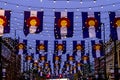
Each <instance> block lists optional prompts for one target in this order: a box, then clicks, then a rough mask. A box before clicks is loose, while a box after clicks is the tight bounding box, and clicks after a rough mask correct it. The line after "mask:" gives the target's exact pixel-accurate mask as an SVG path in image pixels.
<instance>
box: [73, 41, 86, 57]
mask: <svg viewBox="0 0 120 80" xmlns="http://www.w3.org/2000/svg"><path fill="white" fill-rule="evenodd" d="M84 48H85V41H73V54H74V55H77V56H79V57H80V58H81V56H83V55H84V53H85V51H84Z"/></svg>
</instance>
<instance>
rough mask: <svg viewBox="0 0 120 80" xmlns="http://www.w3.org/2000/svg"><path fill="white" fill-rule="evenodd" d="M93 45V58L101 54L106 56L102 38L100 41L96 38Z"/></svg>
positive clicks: (92, 42)
mask: <svg viewBox="0 0 120 80" xmlns="http://www.w3.org/2000/svg"><path fill="white" fill-rule="evenodd" d="M91 45H92V56H93V58H99V57H101V56H104V53H103V42H102V41H101V40H100V41H99V42H98V43H97V42H96V41H95V40H92V41H91Z"/></svg>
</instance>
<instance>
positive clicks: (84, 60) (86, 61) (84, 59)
mask: <svg viewBox="0 0 120 80" xmlns="http://www.w3.org/2000/svg"><path fill="white" fill-rule="evenodd" d="M81 62H82V64H90V59H89V53H86V54H84V55H83V56H82V60H81Z"/></svg>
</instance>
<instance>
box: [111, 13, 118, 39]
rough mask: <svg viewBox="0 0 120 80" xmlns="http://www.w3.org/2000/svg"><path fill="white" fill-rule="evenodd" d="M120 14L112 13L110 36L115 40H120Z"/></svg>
mask: <svg viewBox="0 0 120 80" xmlns="http://www.w3.org/2000/svg"><path fill="white" fill-rule="evenodd" d="M119 14H120V12H110V13H109V18H110V35H111V37H112V39H113V40H120V15H119Z"/></svg>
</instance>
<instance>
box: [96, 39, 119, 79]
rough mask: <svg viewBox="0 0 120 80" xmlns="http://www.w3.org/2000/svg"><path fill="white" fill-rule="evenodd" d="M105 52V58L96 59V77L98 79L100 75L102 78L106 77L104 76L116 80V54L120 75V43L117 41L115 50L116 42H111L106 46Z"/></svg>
mask: <svg viewBox="0 0 120 80" xmlns="http://www.w3.org/2000/svg"><path fill="white" fill-rule="evenodd" d="M115 51H116V53H115ZM104 52H105V55H104V56H103V57H100V58H97V59H95V66H94V67H95V75H97V77H98V75H99V76H100V77H105V76H104V75H106V77H107V78H109V79H110V80H114V66H115V65H114V63H115V62H114V60H115V55H116V54H117V57H116V59H117V61H118V65H117V67H118V72H119V75H120V41H116V49H115V44H114V42H113V41H112V40H109V41H108V42H107V43H106V44H105V48H104Z"/></svg>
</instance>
